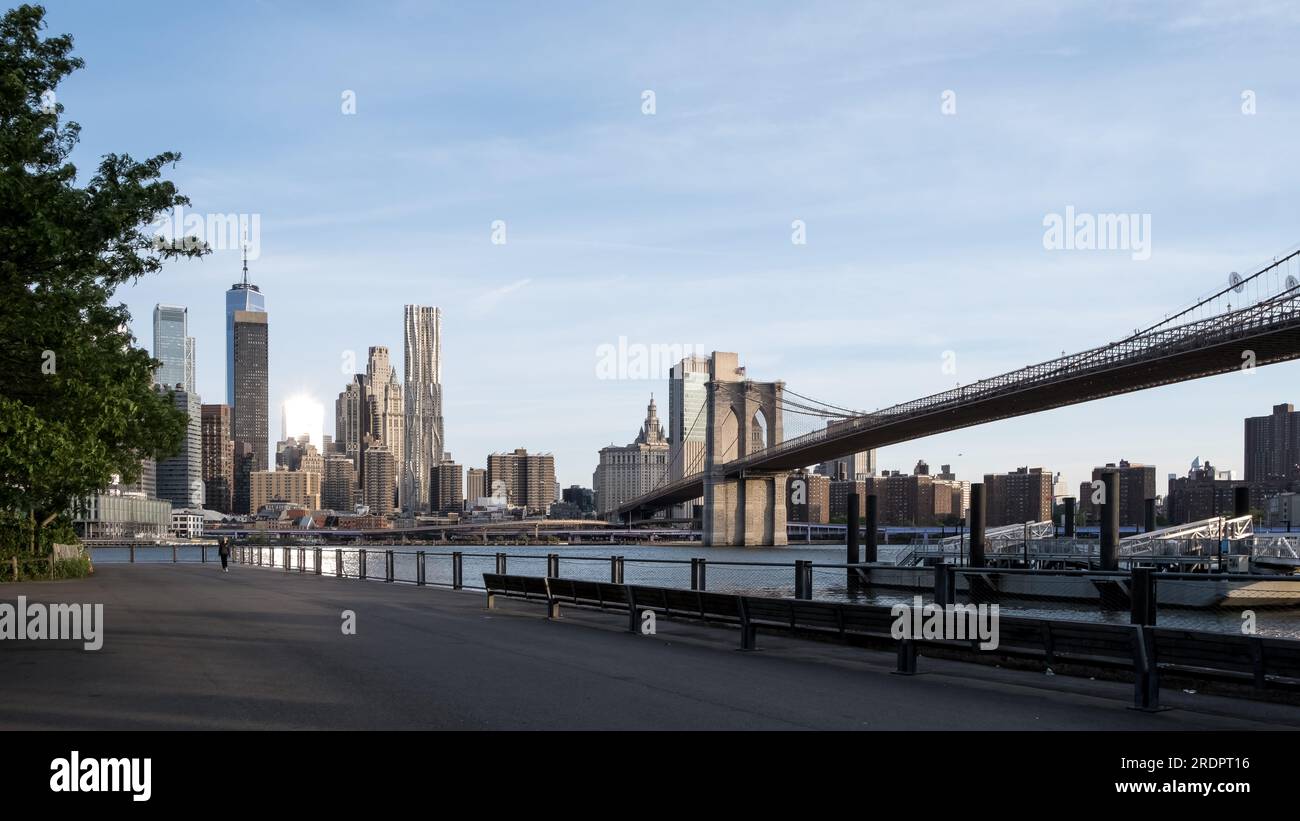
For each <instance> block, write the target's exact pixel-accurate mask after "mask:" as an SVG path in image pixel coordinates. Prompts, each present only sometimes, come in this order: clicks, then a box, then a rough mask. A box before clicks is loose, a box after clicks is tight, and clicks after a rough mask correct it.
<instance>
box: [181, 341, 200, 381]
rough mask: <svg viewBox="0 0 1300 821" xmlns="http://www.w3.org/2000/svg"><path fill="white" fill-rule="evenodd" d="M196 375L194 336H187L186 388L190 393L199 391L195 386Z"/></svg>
mask: <svg viewBox="0 0 1300 821" xmlns="http://www.w3.org/2000/svg"><path fill="white" fill-rule="evenodd" d="M195 380H196V375H195V372H194V337H192V336H187V337H185V382H184V385H185V390H187V391H189V392H190V393H197V392H198V390H197V389H196V388H195V387H194V386H195V384H196V381H195Z"/></svg>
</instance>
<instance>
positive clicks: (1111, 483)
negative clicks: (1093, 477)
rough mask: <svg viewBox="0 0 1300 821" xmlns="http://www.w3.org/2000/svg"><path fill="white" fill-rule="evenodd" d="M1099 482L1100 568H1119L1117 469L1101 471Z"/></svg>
mask: <svg viewBox="0 0 1300 821" xmlns="http://www.w3.org/2000/svg"><path fill="white" fill-rule="evenodd" d="M1101 483H1102V494H1103V495H1102V497H1101V569H1102V570H1119V471H1117V470H1107V471H1103V472H1102V474H1101Z"/></svg>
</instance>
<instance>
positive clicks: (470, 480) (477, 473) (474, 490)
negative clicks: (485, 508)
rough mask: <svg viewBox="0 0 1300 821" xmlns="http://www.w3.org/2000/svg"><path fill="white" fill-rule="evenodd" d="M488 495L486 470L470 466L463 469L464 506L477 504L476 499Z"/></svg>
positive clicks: (470, 506) (469, 506)
mask: <svg viewBox="0 0 1300 821" xmlns="http://www.w3.org/2000/svg"><path fill="white" fill-rule="evenodd" d="M487 495H488V486H487V471H486V470H484V469H483V468H470V469H469V470H467V471H465V502H466V505H465V506H466V508H472V507H474V505H476V504H478V500H479V499H482V498H484V497H485V496H487Z"/></svg>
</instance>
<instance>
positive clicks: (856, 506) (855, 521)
mask: <svg viewBox="0 0 1300 821" xmlns="http://www.w3.org/2000/svg"><path fill="white" fill-rule="evenodd" d="M850 478H852V477H850ZM847 504H848V517H849V520H848V526H847V527H845V529H844V544H845V547H846V550H845V552H846V554H847V555H846V556H845V558H846V559H847V560H848V564H857V563H858V562H860V561H862V555H861V553H860V552H859V551H858V533H859V531H860V529H861V523H860V519H859V517H860V516H861V513H862V511H861V505H862V500H861V498H860V497H859V496H858V494H856V493H850V494H849V498H848V503H847Z"/></svg>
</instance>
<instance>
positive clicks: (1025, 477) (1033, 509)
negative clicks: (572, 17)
mask: <svg viewBox="0 0 1300 821" xmlns="http://www.w3.org/2000/svg"><path fill="white" fill-rule="evenodd" d="M984 497H985V509H986V513H985V524H987V525H988V526H989V527H998V526H999V525H1014V524H1024V523H1025V522H1050V521H1051V520H1052V472H1051V471H1050V470H1048V469H1047V468H1031V467H1022V468H1016V469H1015V470H1013V471H1011V472H1010V473H997V474H994V473H986V474H984Z"/></svg>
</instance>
